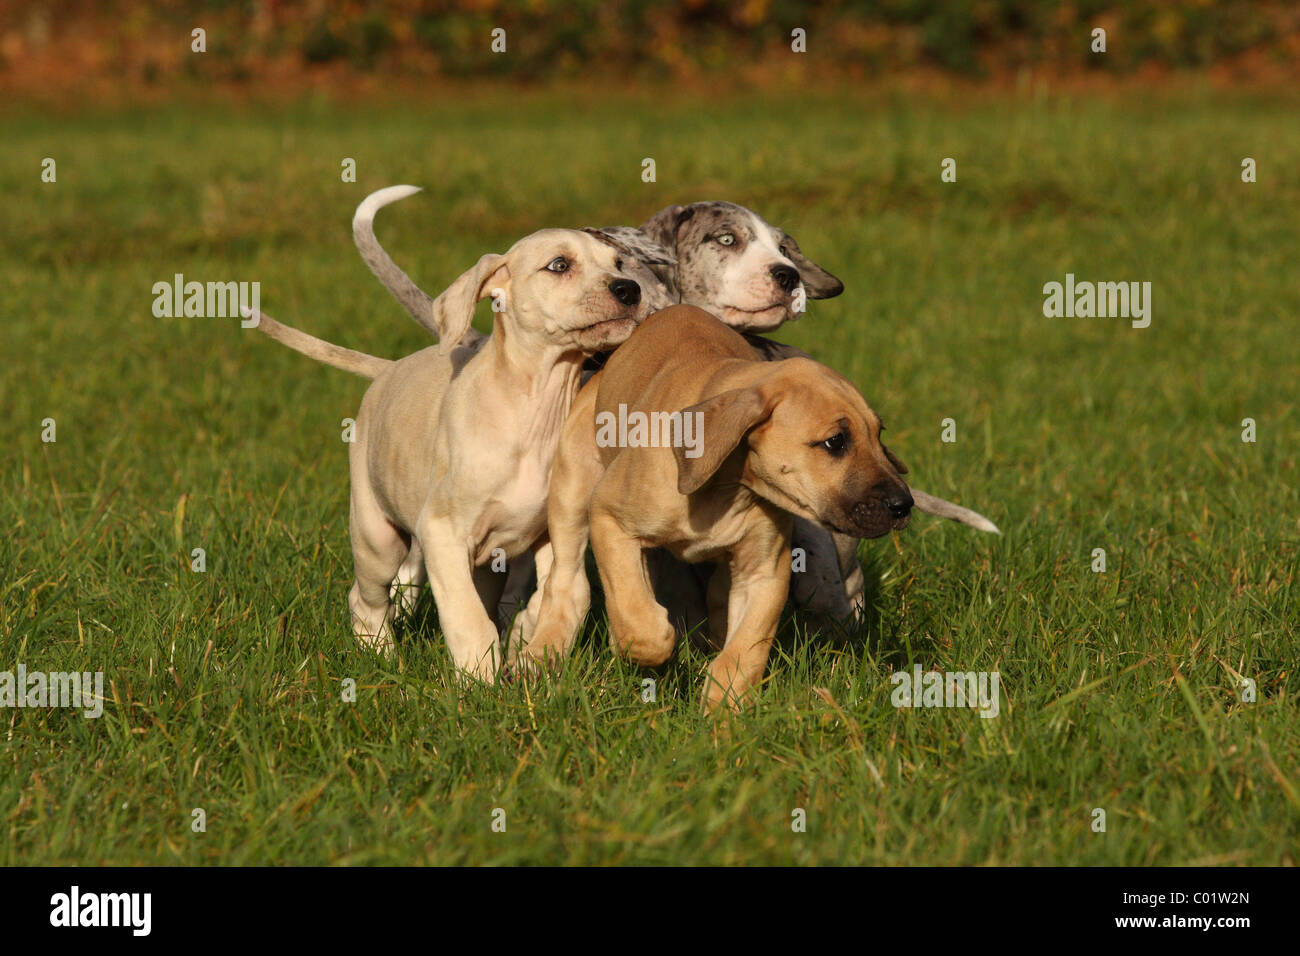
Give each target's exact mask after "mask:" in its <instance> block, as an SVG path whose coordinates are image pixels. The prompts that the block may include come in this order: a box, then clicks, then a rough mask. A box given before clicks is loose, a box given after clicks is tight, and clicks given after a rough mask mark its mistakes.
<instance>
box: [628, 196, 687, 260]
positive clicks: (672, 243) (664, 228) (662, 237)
mask: <svg viewBox="0 0 1300 956" xmlns="http://www.w3.org/2000/svg"><path fill="white" fill-rule="evenodd" d="M693 215H695V207H694V206H667V207H665V208H663V209H660V210H659V211H658V212H657V213H655V214H654V215H653V216H651V217H650V218H649V219H647V220H646V221H645V222H643V223H641V232H644V233H645V234H646V235H647V236H649V237H650V238H651V239H653V240H654V241H655V242H657V243H659V245H661V246H663V247H664V248H665V249H667V250H668V251H669V253H670V254H672V255H674V256H675V255H677V230H679V229H680V228H681V227H682V223H684V222H686V220H688V219H690V218H691V216H693Z"/></svg>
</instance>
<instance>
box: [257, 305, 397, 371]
mask: <svg viewBox="0 0 1300 956" xmlns="http://www.w3.org/2000/svg"><path fill="white" fill-rule="evenodd" d="M243 312H244V318H246V319H253V318H255V319H256V320H257V328H258V329H259V330H260V331H262V332H265V333H266V334H267V335H269V336H270V337H271V338H273V339H275V340H276V341H277V342H279V343H280V344H281V345H287V346H289V348H291V349H293V350H294V351H295V352H301V353H302V354H303V355H305V356H307V357H308V358H313V359H315V360H316V361H318V362H324V363H325V364H326V365H332V366H333V367H334V368H338V369H342V370H343V371H345V372H351V373H352V374H353V375H360V376H361V377H362V378H376V377H377V376H378V375H379V374H380V373H381V372H383V371H384V370H385V369H386V368H388V367H389V366H390V365H392V364H393V363H392V361H390V360H389V359H382V358H379V357H378V356H375V355H367V354H366V353H365V352H356V351H353V350H352V349H345V348H343V346H341V345H335V344H334V343H332V342H326V341H325V340H324V339H318V338H316V336H314V335H308V334H307V333H306V332H299V331H298V330H297V329H295V328H293V327H292V326H288V325H284V324H282V323H280V322H277V321H275V319H273V318H271V317H270V316H269V315H267V314H266V313H265V312H261V311H258V312H254V311H253V310H252V309H249V308H247V307H246V308H244V310H243Z"/></svg>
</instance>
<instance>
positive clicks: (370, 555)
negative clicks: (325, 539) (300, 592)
mask: <svg viewBox="0 0 1300 956" xmlns="http://www.w3.org/2000/svg"><path fill="white" fill-rule="evenodd" d="M366 497H367V494H366V492H365V490H364V489H356V488H355V486H354V491H353V496H352V509H351V512H352V514H351V521H350V531H351V535H352V565H353V570H354V574H355V576H356V579H355V580H354V581H353V584H352V591H351V592H350V593H349V595H348V605H349V606H350V607H351V609H352V630H353V632H354V633H355V634H356V636H357V639H358V640H359V641H361V643H362V644H364V645H365V646H367V647H369V648H371V649H372V650H376V651H380V652H382V653H385V654H386V653H389V652H391V651H392V649H393V610H394V605H393V603H392V601H391V600H390V599H389V589H390V588H391V587H392V584H393V578H394V577H395V576H396V575H397V571H398V568H399V567H400V566H401V564H402V561H403V560H404V559H405V558H406V556H407V553H408V551H409V550H410V546H409V540H410V539H409V538H408V537H407V536H406V535H404V534H403V533H402V532H400V531H399V530H398V529H397V528H395V527H394V526H393V525H392V524H391V523H390V522H389V521H388V519H387V518H385V517H384V515H383V513H382V512H381V511H380V510H379V508H378V506H377V505H375V504H374V503H373V502H368V501H366V500H364V499H365V498H366ZM358 498H361V499H362V500H360V501H359V500H358Z"/></svg>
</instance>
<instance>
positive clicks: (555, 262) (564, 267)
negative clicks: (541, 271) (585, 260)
mask: <svg viewBox="0 0 1300 956" xmlns="http://www.w3.org/2000/svg"><path fill="white" fill-rule="evenodd" d="M546 268H547V270H548V271H550V272H568V271H569V260H568V259H566V258H564V256H556V257H555V258H554V259H552V260H551V261H550V262H548V263H547V264H546Z"/></svg>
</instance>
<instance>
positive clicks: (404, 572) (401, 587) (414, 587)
mask: <svg viewBox="0 0 1300 956" xmlns="http://www.w3.org/2000/svg"><path fill="white" fill-rule="evenodd" d="M428 580H429V575H428V573H427V572H426V571H425V569H424V551H423V550H421V548H420V542H418V541H414V540H413V541H412V542H411V550H410V551H409V552H408V553H407V555H406V560H404V561H403V562H402V566H401V567H399V568H398V569H397V577H396V579H395V580H394V581H393V586H392V588H391V589H390V590H389V594H388V596H389V598H390V599H391V600H392V601H393V603H394V604H396V605H397V612H398V613H399V614H400V615H402V616H403V617H407V618H409V617H410V616H411V615H412V614H414V613H415V605H416V604H417V603H418V602H419V600H420V591H421V590H423V588H424V585H425V582H427V581H428Z"/></svg>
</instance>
